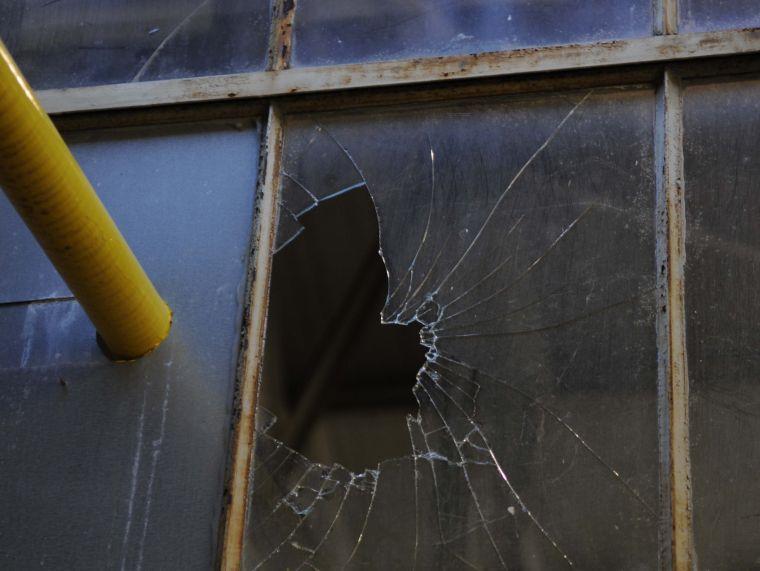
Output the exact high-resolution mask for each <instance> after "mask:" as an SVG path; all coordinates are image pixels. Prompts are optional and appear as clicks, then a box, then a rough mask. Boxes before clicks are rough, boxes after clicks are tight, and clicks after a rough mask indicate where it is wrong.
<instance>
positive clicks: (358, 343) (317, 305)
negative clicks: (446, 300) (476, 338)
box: [259, 188, 425, 471]
mask: <svg viewBox="0 0 760 571" xmlns="http://www.w3.org/2000/svg"><path fill="white" fill-rule="evenodd" d="M300 222H301V224H302V225H303V226H304V231H303V232H301V234H300V235H299V236H298V237H297V238H296V239H294V240H293V241H292V242H290V243H289V244H288V245H287V246H285V247H284V248H282V249H281V250H280V251H279V252H278V253H277V254H276V255H275V257H274V265H273V273H272V282H271V290H270V307H269V320H268V326H267V341H266V354H265V361H264V375H263V380H262V387H261V392H260V401H259V402H260V404H261V405H262V406H264V407H265V408H267V409H268V410H270V411H272V412H273V413H274V414H275V416H276V417H277V419H278V420H277V423H276V424H275V426H274V427H273V428H272V429H270V430H271V434H272V435H273V436H274V437H275V438H278V439H280V440H282V441H284V442H285V443H286V444H287V445H289V446H290V447H292V448H294V449H295V450H297V451H299V452H301V453H302V454H304V455H306V456H307V457H308V458H310V459H311V460H314V461H318V462H322V463H325V464H331V463H333V462H338V463H340V464H342V465H344V466H346V467H347V468H349V469H351V470H354V471H359V470H362V469H364V468H375V467H376V465H377V463H378V462H379V461H381V460H384V459H387V458H395V457H399V456H404V455H406V454H409V453H410V445H409V438H408V433H407V427H406V415H407V414H415V413H416V410H417V404H416V402H415V400H414V396H413V394H412V387H413V386H414V383H415V377H416V374H417V371H418V370H419V368H420V367H421V366H422V363H423V362H424V359H425V352H424V348H423V347H422V346H421V345H420V342H419V327H413V326H401V325H392V324H381V322H380V311H381V309H382V307H383V304H384V302H385V297H386V295H387V275H386V269H385V265H384V264H383V261H382V259H381V257H380V255H379V253H378V250H379V244H378V225H377V216H376V214H375V209H374V206H373V204H372V200H371V199H370V196H369V194H368V193H367V192H366V190H365V189H363V188H359V189H355V190H352V191H350V192H347V193H344V194H342V195H340V196H337V197H335V198H332V199H330V200H327V201H325V202H323V203H321V204H320V205H319V206H318V207H317V208H314V209H312V210H311V211H309V212H307V213H305V214H303V215H302V216H301V218H300Z"/></svg>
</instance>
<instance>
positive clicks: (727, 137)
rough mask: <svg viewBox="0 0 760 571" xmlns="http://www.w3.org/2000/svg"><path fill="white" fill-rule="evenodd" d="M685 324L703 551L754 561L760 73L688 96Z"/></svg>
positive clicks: (740, 562)
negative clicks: (757, 78) (759, 76)
mask: <svg viewBox="0 0 760 571" xmlns="http://www.w3.org/2000/svg"><path fill="white" fill-rule="evenodd" d="M684 128H685V130H684V135H685V136H684V139H685V143H686V146H685V169H686V191H685V196H686V208H687V210H686V221H687V228H686V280H687V281H686V311H687V313H686V315H687V323H686V331H687V334H688V339H687V341H688V343H687V350H688V359H689V384H690V399H691V400H690V409H691V417H690V418H691V428H690V432H691V452H692V460H691V461H692V482H693V483H692V489H693V503H694V524H695V538H696V545H697V553H698V556H699V562H700V564H701V565H703V566H704V568H706V569H749V568H752V567H754V566H756V565H757V563H758V542H757V539H758V534H757V522H758V518H760V496H758V494H757V492H756V490H757V471H758V468H760V448H759V447H758V438H757V435H758V434H759V433H760V386H759V385H758V377H759V376H760V353H758V348H760V329H759V328H758V323H760V303H759V302H758V296H757V287H758V286H757V284H758V283H760V255H758V252H760V226H758V214H760V166H759V165H758V162H757V157H758V156H759V155H760V138H758V133H760V82H758V81H749V82H737V83H725V84H716V85H700V86H693V87H689V88H688V89H687V91H686V96H685V107H684Z"/></svg>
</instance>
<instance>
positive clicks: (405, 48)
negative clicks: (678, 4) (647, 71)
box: [293, 0, 652, 66]
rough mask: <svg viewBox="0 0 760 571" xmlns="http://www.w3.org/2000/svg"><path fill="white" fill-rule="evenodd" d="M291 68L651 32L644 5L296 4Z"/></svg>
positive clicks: (311, 0)
mask: <svg viewBox="0 0 760 571" xmlns="http://www.w3.org/2000/svg"><path fill="white" fill-rule="evenodd" d="M294 25H295V36H294V44H293V50H294V51H293V58H294V64H295V65H305V66H306V65H329V64H340V63H361V62H368V61H381V60H391V59H401V58H410V57H417V56H443V55H459V54H470V53H475V52H488V51H495V50H506V49H514V48H524V47H535V46H549V45H558V44H571V43H585V42H594V41H600V40H610V39H618V38H628V37H641V36H648V35H650V34H651V33H652V6H651V3H650V2H649V1H647V0H633V1H627V2H623V1H621V0H559V1H553V2H546V1H530V2H526V1H524V0H506V1H503V0H502V1H499V0H464V1H461V0H457V1H451V0H391V1H385V2H376V1H374V0H299V2H298V8H297V12H296V17H295V24H294Z"/></svg>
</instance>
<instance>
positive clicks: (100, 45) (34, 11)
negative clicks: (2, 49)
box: [0, 0, 270, 89]
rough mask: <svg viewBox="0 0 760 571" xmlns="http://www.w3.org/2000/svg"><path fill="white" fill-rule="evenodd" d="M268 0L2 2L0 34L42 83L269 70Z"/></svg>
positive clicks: (28, 75)
mask: <svg viewBox="0 0 760 571" xmlns="http://www.w3.org/2000/svg"><path fill="white" fill-rule="evenodd" d="M269 4H270V3H269V0H165V1H160V2H154V1H152V0H137V1H131V2H114V1H102V0H0V37H2V39H3V41H4V42H5V44H6V46H7V47H8V49H9V50H10V52H11V54H12V55H13V57H14V58H15V59H16V61H17V63H18V64H19V67H20V68H21V70H22V71H23V72H24V75H25V76H26V78H27V79H28V80H29V82H30V83H31V85H32V87H34V88H36V89H45V88H53V87H80V86H85V85H100V84H107V83H126V82H130V81H150V80H155V79H172V78H178V77H195V76H203V75H219V74H226V73H237V72H244V71H255V70H260V69H263V68H264V65H265V58H266V51H267V41H268V37H269V20H270V7H269Z"/></svg>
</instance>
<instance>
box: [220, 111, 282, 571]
mask: <svg viewBox="0 0 760 571" xmlns="http://www.w3.org/2000/svg"><path fill="white" fill-rule="evenodd" d="M262 156H263V157H265V159H264V161H265V165H264V169H265V170H264V177H263V182H262V184H261V186H260V191H259V195H258V197H257V202H256V212H257V223H256V226H255V229H254V241H253V244H254V249H255V254H254V255H255V258H254V262H253V277H252V280H253V281H252V284H251V289H250V297H249V306H248V311H247V315H246V317H247V321H246V322H247V327H246V329H245V333H244V335H245V338H244V342H243V349H242V355H243V357H242V365H241V369H240V375H239V379H240V380H239V385H238V391H239V392H238V401H237V407H236V412H237V419H236V420H237V422H236V424H235V427H234V434H233V438H232V460H231V466H230V471H229V487H228V494H229V505H228V506H227V511H226V520H225V522H224V536H223V537H224V538H223V545H222V554H221V569H223V570H225V571H227V570H229V571H234V570H237V569H240V562H241V557H242V553H243V538H244V533H245V519H246V518H245V516H246V511H247V507H248V484H249V476H250V471H251V462H252V458H253V443H254V429H255V418H254V412H255V410H256V394H257V388H258V384H259V378H260V376H261V371H262V365H263V356H264V334H265V332H266V322H267V311H268V307H269V282H270V276H271V270H272V253H273V251H274V242H275V232H276V230H277V216H278V213H279V189H280V170H281V168H280V164H281V163H280V161H281V157H282V114H281V112H280V110H279V108H278V107H277V106H276V105H271V106H270V108H269V116H268V119H267V130H266V138H265V147H264V151H263V153H262Z"/></svg>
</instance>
